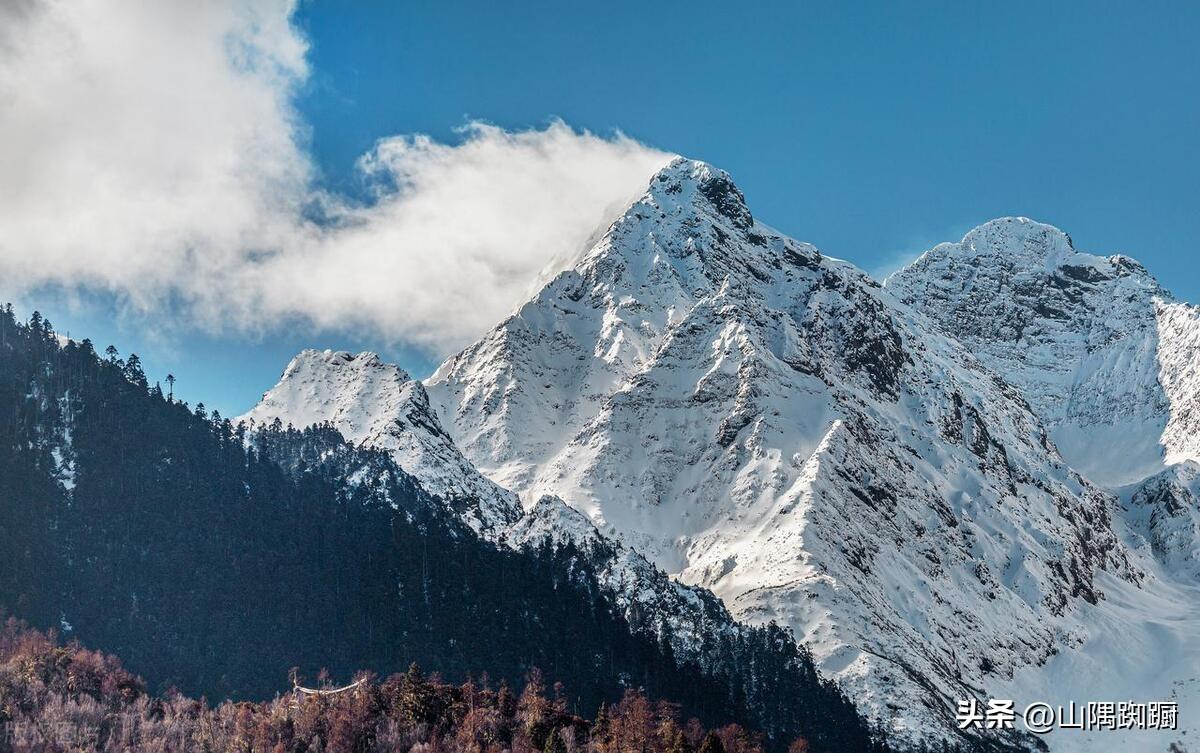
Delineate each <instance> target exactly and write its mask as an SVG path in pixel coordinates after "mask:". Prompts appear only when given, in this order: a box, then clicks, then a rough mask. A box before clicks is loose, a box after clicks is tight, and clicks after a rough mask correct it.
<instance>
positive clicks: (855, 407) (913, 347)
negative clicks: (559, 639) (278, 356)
mask: <svg viewBox="0 0 1200 753" xmlns="http://www.w3.org/2000/svg"><path fill="white" fill-rule="evenodd" d="M1198 348H1200V315H1198V314H1197V312H1196V310H1195V309H1194V308H1192V307H1191V306H1188V305H1186V304H1182V303H1178V302H1175V301H1174V300H1172V298H1171V296H1170V294H1169V293H1167V292H1166V291H1165V290H1163V289H1162V288H1161V287H1160V286H1159V285H1158V283H1157V282H1155V281H1154V279H1153V278H1152V277H1150V275H1149V274H1148V273H1147V272H1146V270H1145V269H1144V268H1142V267H1141V266H1140V265H1139V264H1137V262H1135V261H1133V260H1131V259H1129V258H1127V257H1123V256H1112V257H1107V258H1104V257H1097V256H1091V255H1088V254H1081V253H1078V252H1076V251H1075V249H1074V248H1073V246H1072V244H1071V241H1070V238H1069V237H1068V236H1066V235H1065V234H1064V233H1062V232H1061V231H1059V230H1057V229H1055V228H1053V227H1050V226H1047V225H1042V224H1039V223H1036V222H1032V221H1030V220H1026V219H1019V218H1006V219H1001V220H996V221H993V222H990V223H987V224H986V225H984V226H981V227H980V228H977V229H975V230H973V231H972V232H971V233H969V234H968V235H967V236H966V237H965V238H964V239H963V240H962V241H961V242H959V243H955V244H943V245H940V246H938V247H936V248H934V249H932V250H931V251H929V252H928V253H927V254H925V255H924V256H922V257H921V258H920V259H918V260H917V261H916V262H914V263H912V264H911V265H909V266H908V267H907V268H905V269H903V270H901V271H900V272H898V273H897V274H895V275H894V276H892V277H891V278H890V279H889V280H888V281H887V283H886V284H885V285H881V284H879V283H878V282H876V281H874V280H871V279H870V278H869V277H867V276H866V275H865V274H863V273H862V272H860V271H859V270H857V269H855V268H854V267H852V266H851V265H849V264H846V263H844V262H841V261H837V260H834V259H831V258H828V257H825V256H823V255H822V254H821V253H820V252H819V251H818V250H817V249H815V248H814V247H812V246H811V245H808V244H805V243H800V242H797V241H794V240H792V239H790V238H785V237H783V236H781V235H779V234H778V233H777V232H775V231H774V230H772V229H771V228H770V227H768V226H766V225H763V224H762V223H760V222H758V221H757V220H756V219H755V218H754V217H753V215H752V214H751V213H750V210H749V209H748V208H747V207H746V205H745V202H744V201H743V198H742V195H741V193H740V191H738V189H737V187H736V186H735V185H734V184H733V183H732V181H731V180H730V179H729V176H728V175H726V174H725V173H723V172H721V171H719V170H716V169H714V168H711V167H709V166H708V165H705V164H703V163H698V162H692V161H688V160H676V161H675V162H674V163H672V164H671V165H670V166H668V167H667V168H665V169H664V170H663V171H661V172H660V173H659V174H658V175H656V176H655V177H654V178H653V179H652V181H651V183H650V187H649V190H648V191H647V192H646V194H645V195H643V196H642V197H641V198H640V199H639V200H638V201H636V202H635V203H634V204H633V205H632V206H631V207H629V209H628V210H627V211H626V213H625V214H624V215H623V216H622V217H621V218H620V219H618V220H617V221H616V222H615V223H614V224H613V225H612V226H611V228H609V230H608V232H607V233H605V234H604V235H603V236H602V237H601V238H600V240H599V241H598V242H597V243H596V244H595V245H594V246H593V247H592V248H591V249H590V250H589V251H587V252H586V253H585V254H584V255H583V256H582V257H581V258H580V260H579V261H578V263H577V264H576V265H575V267H574V268H572V269H570V270H568V271H565V272H563V273H562V274H560V275H558V276H557V277H556V278H555V279H553V280H552V281H551V282H550V283H549V284H547V285H546V286H545V288H543V289H542V290H541V291H540V292H539V293H538V294H537V295H536V296H535V297H534V298H533V299H531V300H530V301H529V302H527V303H526V304H525V305H523V306H522V307H521V308H520V309H519V310H518V311H517V312H516V313H515V314H514V315H513V316H512V317H510V318H508V319H507V320H505V321H504V322H501V323H500V324H499V325H498V326H497V327H496V328H495V329H494V330H493V331H491V332H490V333H488V334H487V335H485V336H484V337H483V338H482V339H480V340H479V342H477V343H475V344H474V345H472V346H470V347H469V348H467V349H465V350H464V351H463V352H461V353H459V354H457V355H456V356H454V357H452V358H450V359H449V360H448V361H446V363H444V364H443V365H442V366H441V367H440V368H439V369H438V370H437V371H436V372H435V373H434V375H433V376H432V377H430V378H429V379H428V380H426V381H425V382H424V383H423V384H422V383H420V382H418V381H416V380H413V379H411V378H410V377H409V376H408V375H407V374H405V373H404V372H403V371H402V370H400V369H399V368H397V367H395V366H390V365H387V364H383V363H381V362H380V361H379V359H378V358H376V357H375V356H374V355H373V354H361V355H359V356H351V355H350V354H347V353H334V352H328V351H327V352H316V351H306V352H304V353H301V354H300V355H299V356H297V357H296V359H294V360H293V362H292V363H291V364H290V365H289V366H288V368H287V370H286V371H285V373H284V375H283V378H282V379H281V381H280V383H279V384H278V385H277V386H276V387H275V388H273V389H272V390H271V391H270V392H268V393H267V394H266V395H265V396H264V399H263V401H262V403H260V405H259V406H258V407H256V408H255V409H254V410H253V411H251V412H250V413H249V414H247V416H246V417H247V418H253V419H255V420H256V421H258V422H269V421H271V420H273V419H275V418H280V419H281V420H283V421H284V422H291V423H293V424H296V425H298V426H299V425H305V424H308V423H312V422H318V421H330V422H332V423H333V424H334V425H335V426H336V427H337V428H338V429H339V430H340V431H341V432H342V433H343V434H344V435H345V436H346V437H347V438H349V439H351V440H352V441H355V442H360V443H364V444H368V445H372V446H377V447H380V448H383V449H387V450H389V451H391V452H392V453H393V454H394V456H395V457H396V459H397V460H398V461H399V463H400V465H401V466H402V467H403V468H405V470H407V471H409V472H410V473H412V474H413V475H415V476H416V477H417V478H418V479H419V480H420V481H421V483H423V484H425V485H426V486H427V488H428V489H429V490H430V491H431V492H433V493H434V494H437V495H438V496H441V497H442V498H444V499H445V500H446V502H447V504H449V505H450V506H451V507H453V508H454V509H455V510H456V511H457V512H459V513H460V514H461V515H462V516H463V519H464V520H465V521H466V522H468V523H469V524H470V525H471V526H472V527H473V528H475V530H477V531H479V532H480V533H482V534H483V535H485V536H487V537H489V538H492V539H493V540H496V541H500V542H505V543H507V544H509V545H512V546H517V547H520V546H528V545H530V544H531V543H534V544H536V543H540V542H544V541H560V540H565V539H569V540H572V541H575V542H587V545H588V547H590V549H591V550H592V551H596V552H601V551H603V552H605V554H604V558H605V560H604V561H605V563H606V565H605V568H604V573H605V583H606V587H607V588H608V589H610V590H611V591H612V592H614V593H615V594H617V595H618V598H620V599H621V601H622V603H623V604H625V605H626V607H627V608H628V609H638V610H640V611H642V612H643V613H644V612H646V611H649V612H650V613H651V614H653V615H655V616H654V620H655V624H656V625H659V626H660V627H661V629H662V630H664V631H666V632H668V633H669V634H671V635H672V636H674V639H675V641H676V642H677V646H678V648H680V649H682V650H683V651H685V652H686V651H687V650H688V649H689V646H691V645H693V644H694V641H693V640H692V637H694V636H695V634H696V631H700V630H704V629H706V628H705V625H706V624H709V620H710V619H711V609H712V602H711V600H709V599H707V598H706V596H705V594H704V592H703V591H699V590H695V589H693V588H689V587H685V586H684V585H681V584H687V585H688V586H698V587H702V588H703V589H708V590H711V591H712V592H713V593H715V594H716V595H717V596H719V597H720V599H721V600H722V601H723V602H724V603H725V605H727V606H728V608H729V609H730V610H732V612H733V613H734V614H735V615H736V616H737V617H739V618H741V619H744V620H747V621H750V622H766V621H770V620H774V621H777V622H779V623H781V624H785V625H787V626H790V627H791V628H792V629H793V630H794V631H795V633H796V635H797V637H799V638H801V639H802V640H803V641H804V642H805V643H806V644H807V645H808V646H809V647H810V648H811V649H812V651H813V653H814V655H815V656H816V658H817V659H818V660H819V663H820V665H821V667H822V668H823V669H824V671H825V672H827V673H829V674H830V675H831V676H833V677H835V678H836V679H837V680H838V681H839V682H840V683H841V684H842V686H843V687H844V688H845V689H846V691H847V692H848V693H849V694H850V696H851V697H852V698H853V699H854V700H855V701H856V702H857V703H859V704H860V706H861V708H863V710H864V711H865V712H866V713H867V714H868V715H870V716H871V717H873V718H874V719H876V720H879V721H882V722H884V723H886V724H888V725H889V726H891V727H892V728H893V729H895V730H897V731H898V732H900V733H901V734H906V735H911V736H914V737H952V736H953V732H952V731H951V730H952V728H953V726H954V725H953V711H954V707H955V703H956V701H957V700H959V699H964V698H970V697H976V698H980V699H986V698H989V697H996V698H1002V697H1004V698H1014V699H1016V700H1017V702H1018V705H1021V704H1023V703H1028V702H1031V701H1035V700H1045V701H1049V702H1054V703H1066V702H1068V701H1071V700H1074V701H1077V702H1078V701H1088V700H1100V701H1105V700H1116V699H1124V698H1133V699H1141V700H1167V699H1178V700H1179V701H1180V722H1181V724H1182V725H1183V726H1185V727H1186V726H1189V725H1192V726H1195V725H1198V724H1200V721H1198V720H1200V706H1197V704H1196V691H1195V687H1196V682H1195V678H1196V676H1197V675H1198V674H1200V654H1198V653H1197V652H1198V650H1200V613H1198V612H1197V610H1198V609H1200V606H1196V605H1200V599H1197V598H1196V597H1197V593H1196V577H1197V574H1198V573H1200V570H1198V568H1197V559H1196V557H1197V555H1196V548H1197V542H1198V538H1197V529H1196V526H1197V515H1198V513H1197V493H1198V492H1200V482H1198V481H1197V478H1198V475H1200V474H1197V471H1196V464H1195V461H1196V460H1197V458H1198V457H1200V423H1198V422H1200V414H1198V413H1197V411H1196V410H1195V409H1194V408H1195V406H1196V403H1197V398H1196V396H1197V386H1198V385H1200V375H1198V370H1200V352H1198ZM518 500H520V502H519V501H518ZM521 502H524V508H525V509H524V511H523V510H522V504H521ZM660 570H661V571H665V572H666V573H669V574H670V575H671V578H672V579H673V580H672V579H668V578H666V577H664V576H663V574H662V572H660ZM1189 711H1195V712H1196V713H1190V714H1189ZM1129 734H1134V733H1129ZM1148 739H1155V740H1158V738H1151V737H1149V736H1148V733H1140V736H1137V737H1133V738H1130V737H1127V736H1122V735H1121V734H1119V733H1103V735H1102V736H1101V737H1099V738H1096V739H1091V738H1090V737H1089V735H1087V734H1085V733H1076V732H1071V731H1064V732H1058V733H1055V734H1053V735H1051V736H1050V737H1049V738H1048V741H1049V742H1050V744H1051V746H1052V748H1053V749H1056V750H1057V749H1089V750H1098V749H1099V750H1104V749H1112V750H1118V749H1128V748H1127V747H1122V746H1128V745H1131V744H1136V745H1144V744H1148V743H1147V742H1146V741H1147V740H1148ZM1174 739H1175V738H1174V737H1173V736H1172V735H1171V733H1163V736H1162V738H1161V740H1158V742H1161V743H1162V745H1159V746H1158V747H1162V748H1165V747H1166V744H1167V743H1168V742H1169V741H1171V740H1174ZM1130 740H1133V741H1134V742H1130ZM1158 742H1155V743H1154V745H1158ZM1110 746H1111V747H1110Z"/></svg>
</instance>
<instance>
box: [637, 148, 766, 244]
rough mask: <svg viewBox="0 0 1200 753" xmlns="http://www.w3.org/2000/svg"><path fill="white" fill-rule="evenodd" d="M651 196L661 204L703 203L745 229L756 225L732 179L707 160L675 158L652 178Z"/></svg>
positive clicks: (743, 197)
mask: <svg viewBox="0 0 1200 753" xmlns="http://www.w3.org/2000/svg"><path fill="white" fill-rule="evenodd" d="M648 196H649V198H651V199H653V200H654V203H655V204H657V205H658V206H660V207H667V206H672V205H674V206H679V205H685V204H692V205H695V204H697V203H699V202H704V203H706V204H707V205H709V206H710V207H712V209H713V210H715V211H716V213H717V214H719V215H721V216H723V217H725V218H726V219H728V220H729V221H730V222H732V223H733V224H734V225H735V226H736V227H738V228H740V229H742V230H746V229H749V228H750V227H752V226H753V225H754V217H753V215H751V214H750V209H749V207H747V206H746V197H745V196H744V195H743V194H742V192H741V190H740V189H739V188H738V187H737V185H736V184H735V183H734V182H733V178H731V177H730V176H729V173H727V172H725V171H724V170H721V169H719V168H716V167H713V166H712V165H710V164H708V163H707V162H701V161H699V160H692V159H687V158H685V157H676V158H675V159H673V160H671V162H670V164H668V165H667V166H666V167H664V168H663V169H661V170H659V171H658V173H657V174H656V175H655V176H654V177H653V178H652V179H651V180H650V189H649V191H648Z"/></svg>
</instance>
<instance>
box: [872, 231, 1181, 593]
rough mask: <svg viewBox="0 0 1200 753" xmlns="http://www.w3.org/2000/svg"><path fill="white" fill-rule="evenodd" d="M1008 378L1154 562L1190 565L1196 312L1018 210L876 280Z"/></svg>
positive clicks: (1139, 274)
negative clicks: (1115, 503)
mask: <svg viewBox="0 0 1200 753" xmlns="http://www.w3.org/2000/svg"><path fill="white" fill-rule="evenodd" d="M887 288H888V289H889V290H891V291H893V292H894V293H896V294H897V295H898V296H899V297H900V298H901V299H902V300H903V301H905V302H906V303H908V304H910V305H912V306H913V307H914V308H917V309H919V310H921V311H922V312H923V313H924V314H926V315H927V316H929V317H930V318H932V319H934V320H935V321H936V322H937V324H938V325H939V327H940V328H941V329H942V330H943V331H945V332H947V333H949V334H951V335H952V336H954V337H955V338H957V339H959V340H960V341H962V342H963V343H964V344H966V345H967V346H968V347H969V348H970V349H971V352H972V353H974V354H975V355H976V356H977V357H978V358H979V359H980V360H981V361H983V362H984V363H985V364H987V366H988V367H989V368H991V369H993V370H994V371H996V372H997V373H999V374H1002V375H1004V378H1005V379H1006V380H1007V381H1009V382H1010V383H1012V384H1013V385H1015V386H1017V387H1018V388H1020V390H1021V392H1022V394H1023V395H1024V396H1025V397H1026V398H1027V399H1028V400H1029V402H1030V404H1031V405H1032V406H1033V408H1034V410H1035V411H1036V412H1037V413H1038V415H1039V416H1040V417H1041V418H1042V419H1043V421H1044V422H1045V423H1046V425H1047V426H1048V427H1049V430H1050V435H1051V437H1052V439H1053V440H1054V443H1055V445H1056V446H1057V447H1058V448H1059V450H1060V451H1061V452H1062V454H1063V456H1064V457H1065V458H1066V459H1067V461H1068V462H1069V463H1070V464H1071V465H1072V466H1073V467H1074V468H1076V469H1078V470H1080V471H1081V472H1083V473H1084V474H1085V475H1086V476H1087V477H1088V478H1090V479H1091V480H1093V481H1095V482H1096V483H1099V484H1102V485H1104V486H1106V487H1108V488H1110V489H1111V490H1112V491H1113V492H1115V493H1117V494H1118V495H1119V496H1120V497H1121V498H1122V501H1123V503H1124V505H1123V509H1124V510H1125V511H1126V513H1127V516H1128V517H1129V518H1130V524H1131V528H1132V530H1133V532H1135V533H1136V534H1138V535H1140V536H1141V537H1143V538H1144V539H1145V540H1146V541H1149V542H1150V543H1151V545H1152V548H1153V551H1154V552H1155V554H1156V556H1157V557H1158V558H1159V559H1160V560H1161V561H1162V562H1163V564H1164V565H1165V566H1167V567H1168V569H1171V570H1181V571H1183V572H1184V573H1185V574H1188V573H1190V575H1191V577H1192V579H1194V578H1195V576H1196V575H1197V562H1196V552H1195V548H1196V546H1197V544H1198V543H1200V527H1197V521H1198V520H1200V497H1198V496H1197V495H1196V488H1197V484H1196V478H1197V476H1198V475H1200V466H1197V464H1196V461H1197V460H1200V311H1197V309H1196V307H1194V306H1190V305H1188V304H1185V303H1179V302H1177V301H1175V300H1174V299H1173V298H1172V296H1171V294H1170V293H1169V292H1168V291H1166V290H1164V289H1163V288H1162V286H1160V285H1159V283H1158V282H1157V281H1156V280H1155V279H1154V278H1153V277H1151V276H1150V274H1149V273H1148V272H1147V271H1146V269H1145V268H1144V267H1143V266H1142V265H1140V264H1138V263H1137V262H1136V261H1134V260H1133V259H1130V258H1128V257H1126V256H1119V255H1117V256H1109V257H1100V256H1094V255H1091V254H1086V253H1080V252H1078V251H1076V250H1075V248H1074V245H1073V244H1072V242H1071V238H1070V237H1069V236H1068V235H1066V234H1065V233H1063V232H1062V231H1061V230H1059V229H1057V228H1054V227H1051V226H1049V225H1044V224H1041V223H1038V222H1034V221H1032V220H1028V219H1025V218H1013V217H1009V218H1004V219H1000V220H995V221H993V222H990V223H988V224H986V225H983V226H981V227H979V228H977V229H975V230H973V231H971V232H970V233H968V234H967V236H966V237H965V238H963V239H962V241H960V242H959V243H944V244H941V245H939V246H937V247H935V248H933V249H932V250H930V251H928V252H926V253H925V254H924V255H923V256H921V257H920V258H919V259H918V260H917V261H915V262H913V263H912V264H910V265H908V266H907V267H906V268H904V269H902V270H901V271H899V272H897V273H896V274H895V275H893V276H892V277H890V278H889V279H888V280H887Z"/></svg>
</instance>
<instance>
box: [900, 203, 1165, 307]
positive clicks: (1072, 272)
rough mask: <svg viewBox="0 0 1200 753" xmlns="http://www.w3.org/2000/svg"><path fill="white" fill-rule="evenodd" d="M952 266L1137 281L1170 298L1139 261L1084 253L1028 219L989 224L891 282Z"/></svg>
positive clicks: (939, 247)
mask: <svg viewBox="0 0 1200 753" xmlns="http://www.w3.org/2000/svg"><path fill="white" fill-rule="evenodd" d="M947 264H950V265H953V264H971V265H986V266H988V267H990V268H995V269H998V270H1004V271H1008V272H1011V273H1013V274H1031V275H1038V274H1049V273H1054V272H1058V273H1059V274H1061V275H1063V276H1065V277H1069V278H1073V279H1078V280H1082V281H1084V282H1098V281H1101V280H1104V279H1108V278H1116V277H1133V278H1136V281H1137V282H1138V283H1141V284H1142V285H1143V286H1144V287H1145V289H1146V290H1147V292H1148V293H1150V294H1152V295H1160V296H1169V294H1168V293H1167V292H1166V291H1165V290H1163V289H1162V287H1161V286H1160V285H1159V284H1158V282H1157V281H1156V280H1154V278H1153V277H1152V276H1151V275H1150V273H1149V272H1147V271H1146V268H1145V267H1144V266H1142V265H1141V264H1140V263H1139V262H1138V261H1136V260H1135V259H1132V258H1130V257H1128V256H1124V255H1122V254H1114V255H1112V256H1108V257H1104V256H1096V255H1093V254H1089V253H1085V252H1081V251H1079V250H1077V249H1076V248H1075V244H1074V242H1073V241H1072V239H1071V236H1070V235H1069V234H1068V233H1066V232H1065V231H1063V230H1061V229H1059V228H1057V227H1055V226H1054V225H1050V224H1047V223H1044V222H1038V221H1036V220H1031V219H1029V218H1028V217H997V218H996V219H993V220H989V221H987V222H985V223H983V224H981V225H979V226H978V227H975V228H973V229H972V230H970V231H968V232H967V234H966V235H964V236H963V238H962V240H960V241H958V242H957V243H941V244H938V245H937V246H935V247H934V248H932V249H930V250H929V251H926V252H925V253H924V254H922V255H921V256H920V257H919V258H918V259H917V260H916V261H914V262H912V263H911V264H910V265H908V267H907V268H906V269H905V270H901V272H897V273H895V274H894V275H892V277H896V278H897V279H899V277H902V276H912V273H911V270H914V269H915V270H921V269H925V268H929V267H935V266H941V265H947ZM902 273H903V274H902ZM966 277H967V276H966V275H957V278H960V281H965V280H966ZM889 282H890V280H889ZM893 287H894V288H896V289H898V288H899V287H901V286H899V285H897V286H893Z"/></svg>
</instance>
